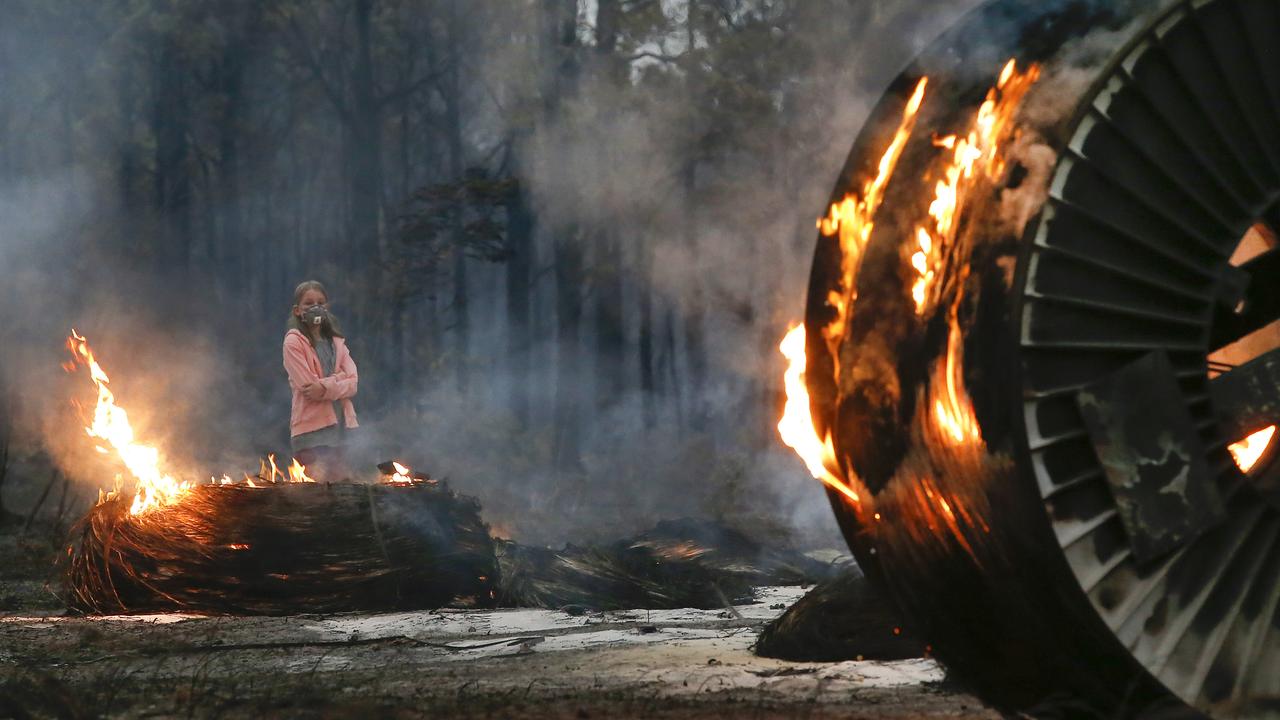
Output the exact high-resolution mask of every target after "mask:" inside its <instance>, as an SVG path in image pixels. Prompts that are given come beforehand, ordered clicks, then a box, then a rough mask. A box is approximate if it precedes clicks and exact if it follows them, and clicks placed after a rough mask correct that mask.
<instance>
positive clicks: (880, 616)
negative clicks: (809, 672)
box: [756, 569, 925, 662]
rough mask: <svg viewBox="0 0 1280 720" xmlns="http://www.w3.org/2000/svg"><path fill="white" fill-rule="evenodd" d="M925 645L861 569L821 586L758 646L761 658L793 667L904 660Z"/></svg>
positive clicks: (785, 615)
mask: <svg viewBox="0 0 1280 720" xmlns="http://www.w3.org/2000/svg"><path fill="white" fill-rule="evenodd" d="M924 653H925V644H924V643H923V642H922V641H920V640H919V639H918V638H916V637H914V636H912V635H911V634H910V633H909V632H908V631H907V629H905V628H903V626H902V621H901V620H899V619H898V612H897V609H896V608H894V606H893V601H891V600H890V599H889V598H887V597H885V596H884V595H882V594H880V593H879V592H878V591H877V590H876V588H875V586H873V585H872V584H871V582H870V581H869V580H867V578H866V577H864V576H863V575H862V573H861V572H860V571H858V570H857V569H851V570H847V571H845V572H843V573H841V574H840V575H837V576H836V577H834V578H831V579H829V580H826V581H823V582H822V583H819V584H818V585H817V586H816V587H814V588H813V589H812V590H810V591H809V592H808V594H806V595H805V596H804V597H803V598H801V599H800V600H799V602H797V603H796V604H794V605H792V606H791V607H790V608H788V609H787V611H786V612H785V613H783V614H782V616H781V617H779V618H778V619H776V620H774V621H773V622H770V623H769V624H768V625H766V626H765V628H764V631H763V632H761V633H760V638H759V640H757V641H756V654H757V655H760V656H761V657H769V658H777V659H779V660H790V661H792V662H840V661H843V660H857V659H865V660H903V659H906V658H917V657H921V656H922V655H924Z"/></svg>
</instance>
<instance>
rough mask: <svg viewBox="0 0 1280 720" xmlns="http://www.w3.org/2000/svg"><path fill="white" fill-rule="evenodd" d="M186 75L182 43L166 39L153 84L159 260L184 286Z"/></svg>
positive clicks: (187, 242) (187, 260)
mask: <svg viewBox="0 0 1280 720" xmlns="http://www.w3.org/2000/svg"><path fill="white" fill-rule="evenodd" d="M184 74H185V70H184V67H183V63H182V61H181V59H180V57H179V52H178V48H177V44H176V40H175V39H174V38H172V37H166V38H164V39H163V40H162V41H161V48H160V52H159V54H158V56H157V57H156V59H155V60H154V66H153V68H152V85H151V132H152V136H153V137H154V138H155V171H154V176H153V177H154V184H155V185H154V187H155V207H156V209H157V210H158V212H159V216H160V221H161V225H162V227H163V232H162V235H161V237H160V242H161V243H163V245H162V247H161V248H160V252H159V253H157V258H158V259H159V260H160V261H161V262H160V267H159V268H158V269H159V270H160V272H162V273H166V274H168V275H170V276H175V275H176V277H177V278H178V280H179V282H180V283H181V282H183V281H185V279H187V278H188V277H189V275H190V271H191V172H190V168H189V155H190V148H189V146H188V142H187V137H188V135H189V132H190V113H189V107H188V103H187V94H186V83H185V82H184V78H183V76H184Z"/></svg>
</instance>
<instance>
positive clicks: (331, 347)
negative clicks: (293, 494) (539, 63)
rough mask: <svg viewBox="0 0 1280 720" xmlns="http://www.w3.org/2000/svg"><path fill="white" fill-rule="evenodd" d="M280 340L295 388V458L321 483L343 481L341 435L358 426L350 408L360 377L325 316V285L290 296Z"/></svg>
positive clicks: (309, 285)
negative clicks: (284, 326) (285, 325)
mask: <svg viewBox="0 0 1280 720" xmlns="http://www.w3.org/2000/svg"><path fill="white" fill-rule="evenodd" d="M288 326H289V330H288V332H286V333H285V336H284V369H285V372H286V373H288V375H289V387H290V388H292V389H293V412H292V413H291V414H290V415H289V435H290V437H291V443H292V445H293V457H294V458H295V459H296V460H297V461H298V462H299V463H300V464H302V465H303V466H305V467H306V468H307V474H308V475H309V476H311V477H312V478H315V479H317V480H322V481H330V482H332V481H335V480H340V479H343V478H344V477H345V474H346V464H345V461H344V458H343V450H342V449H343V445H344V444H345V440H346V438H345V433H346V431H347V430H348V429H350V428H354V427H357V423H356V410H355V407H354V406H353V405H352V404H351V398H353V397H355V394H356V388H357V385H358V383H359V376H358V375H357V374H356V364H355V361H353V360H352V359H351V353H350V352H348V351H347V343H346V339H345V338H344V337H343V336H342V332H341V331H340V330H339V329H338V323H337V321H336V319H335V318H334V317H333V316H332V315H330V314H329V294H328V293H327V292H326V291H325V289H324V285H321V284H320V283H318V282H316V281H315V280H308V281H306V282H304V283H302V284H301V285H299V286H298V287H297V289H295V290H294V291H293V311H292V312H291V313H290V315H289V323H288Z"/></svg>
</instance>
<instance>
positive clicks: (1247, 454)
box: [1228, 425, 1276, 473]
mask: <svg viewBox="0 0 1280 720" xmlns="http://www.w3.org/2000/svg"><path fill="white" fill-rule="evenodd" d="M1275 434H1276V426H1275V425H1272V426H1271V427H1269V428H1263V429H1262V430H1259V431H1258V432H1256V433H1254V434H1252V435H1250V436H1249V437H1247V438H1245V439H1243V440H1241V441H1240V442H1238V443H1233V444H1232V445H1231V446H1230V447H1229V448H1228V449H1229V450H1230V451H1231V457H1233V458H1235V461H1236V465H1238V466H1239V467H1240V472H1244V473H1247V472H1249V471H1250V470H1252V469H1253V466H1254V465H1257V464H1258V461H1259V460H1261V459H1262V454H1263V453H1264V452H1266V451H1267V448H1268V447H1271V440H1272V439H1273V438H1274V437H1275Z"/></svg>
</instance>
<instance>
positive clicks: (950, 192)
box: [911, 60, 1040, 314]
mask: <svg viewBox="0 0 1280 720" xmlns="http://www.w3.org/2000/svg"><path fill="white" fill-rule="evenodd" d="M1039 79H1040V66H1039V65H1035V64H1033V65H1031V66H1030V67H1029V68H1027V71H1026V72H1023V73H1019V72H1018V64H1017V60H1010V61H1009V62H1008V63H1007V64H1006V65H1005V66H1004V70H1002V71H1001V73H1000V79H999V81H998V82H997V83H996V86H995V87H993V88H991V90H990V91H989V92H988V93H987V98H986V101H985V102H983V103H982V106H981V107H980V108H978V115H977V117H976V118H974V121H973V125H972V126H971V127H970V128H969V132H968V133H967V134H965V135H964V136H963V137H957V136H954V135H952V136H948V137H945V138H940V139H938V140H936V141H935V143H934V144H935V145H937V146H938V147H941V148H946V149H947V150H950V151H951V153H952V156H951V160H950V162H948V163H947V165H946V166H945V167H944V168H943V170H942V179H941V180H939V181H938V184H937V186H936V187H935V188H934V198H933V202H932V203H931V204H930V205H929V216H930V217H931V218H932V220H933V222H932V226H933V227H932V229H930V228H927V227H924V226H921V227H918V228H916V245H917V247H918V250H917V251H916V253H915V254H914V255H912V256H911V266H912V267H913V268H915V271H916V280H915V283H914V285H912V287H911V298H912V299H913V300H914V301H915V304H916V312H917V313H919V314H924V312H925V310H926V309H927V308H928V307H929V299H930V298H929V295H930V292H931V289H932V287H933V283H934V280H935V279H936V277H937V275H938V272H939V270H940V266H941V263H942V261H943V259H944V257H945V254H946V252H947V250H948V249H949V248H950V247H951V245H952V243H953V242H954V241H955V235H956V219H957V218H958V217H959V215H960V212H961V211H962V209H963V207H964V202H965V199H966V197H967V195H968V194H969V192H970V191H971V190H972V189H973V185H974V183H973V178H974V176H975V169H976V170H979V171H981V172H982V174H983V175H984V176H985V177H987V178H989V179H992V180H995V179H997V178H999V177H1000V176H1002V175H1004V169H1005V161H1004V156H1003V154H1002V153H1001V147H1000V143H1001V141H1002V140H1003V139H1004V136H1005V135H1006V133H1007V132H1008V131H1009V129H1010V126H1011V125H1012V123H1013V118H1014V116H1015V115H1016V114H1017V112H1018V108H1019V107H1020V106H1021V105H1022V100H1023V98H1025V97H1026V94H1027V92H1028V91H1030V90H1031V86H1032V85H1034V84H1035V83H1036V81H1037V80H1039Z"/></svg>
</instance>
